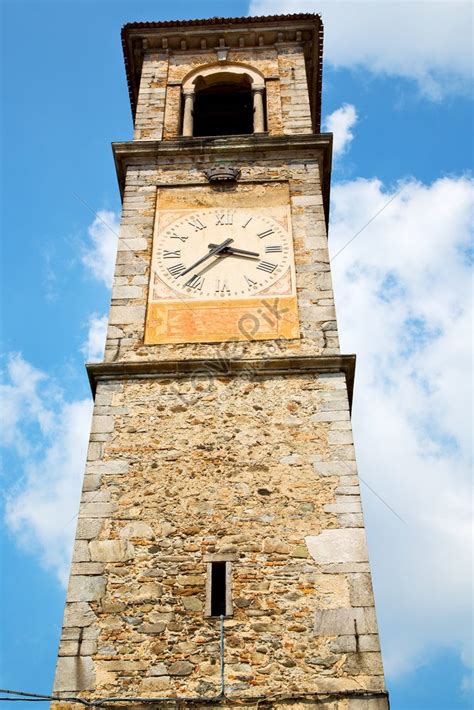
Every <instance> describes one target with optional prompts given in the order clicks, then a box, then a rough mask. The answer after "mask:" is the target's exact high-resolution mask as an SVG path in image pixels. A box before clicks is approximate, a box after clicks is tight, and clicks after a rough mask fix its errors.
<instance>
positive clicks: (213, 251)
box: [180, 239, 234, 276]
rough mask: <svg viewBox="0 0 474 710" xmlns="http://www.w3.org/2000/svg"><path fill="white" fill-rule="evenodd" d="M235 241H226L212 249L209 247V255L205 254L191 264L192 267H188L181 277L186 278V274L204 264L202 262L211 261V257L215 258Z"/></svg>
mask: <svg viewBox="0 0 474 710" xmlns="http://www.w3.org/2000/svg"><path fill="white" fill-rule="evenodd" d="M233 241H234V240H233V239H226V240H225V241H223V242H222V244H213V245H212V247H209V251H208V252H207V254H204V256H202V257H201V258H200V259H198V260H197V261H195V262H194V264H191V266H188V268H187V269H185V270H184V271H182V272H181V273H180V276H184V274H187V273H188V271H192V269H194V268H195V267H196V266H199V264H202V262H203V261H206V259H210V257H211V256H214V254H219V252H221V251H222V250H223V249H225V248H226V247H227V246H228V245H229V244H231V242H233Z"/></svg>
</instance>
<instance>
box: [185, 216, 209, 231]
mask: <svg viewBox="0 0 474 710" xmlns="http://www.w3.org/2000/svg"><path fill="white" fill-rule="evenodd" d="M188 224H189V225H190V226H191V227H194V231H195V232H200V231H201V230H202V229H207V227H206V225H205V224H203V223H202V222H201V220H200V219H199V218H198V217H195V218H194V219H192V220H191V219H190V220H189V221H188Z"/></svg>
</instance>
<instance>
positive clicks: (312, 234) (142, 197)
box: [105, 141, 339, 362]
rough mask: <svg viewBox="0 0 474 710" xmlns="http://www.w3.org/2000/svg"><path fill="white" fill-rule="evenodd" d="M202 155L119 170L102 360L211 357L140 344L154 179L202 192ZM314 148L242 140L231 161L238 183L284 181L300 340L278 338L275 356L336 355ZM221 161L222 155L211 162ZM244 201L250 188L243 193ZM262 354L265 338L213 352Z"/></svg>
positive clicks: (196, 350)
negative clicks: (118, 215) (270, 147)
mask: <svg viewBox="0 0 474 710" xmlns="http://www.w3.org/2000/svg"><path fill="white" fill-rule="evenodd" d="M218 160H219V159H218V158H217V157H216V158H211V157H210V156H209V155H207V156H206V155H202V156H201V157H188V156H186V155H184V156H180V153H179V150H178V151H177V153H176V154H175V157H173V158H171V157H170V158H166V159H165V158H161V160H160V164H159V166H156V165H155V164H153V165H150V164H141V165H140V164H139V165H137V166H136V167H133V168H132V167H130V168H129V169H128V172H127V179H126V184H125V191H124V197H123V210H122V219H121V227H120V239H119V245H118V253H117V262H116V268H115V278H114V288H113V291H112V305H111V309H110V320H109V328H108V333H107V344H106V349H105V360H106V361H109V362H111V361H114V360H126V361H131V360H135V361H137V360H140V361H146V360H163V359H169V358H180V359H185V358H206V357H209V356H216V346H215V345H211V346H209V345H206V344H199V343H198V344H183V345H171V346H166V345H158V346H144V345H143V338H144V325H145V314H146V303H147V296H148V282H149V268H150V260H151V249H152V240H153V227H154V220H155V207H156V191H157V190H156V185H157V184H161V185H170V186H176V185H180V184H181V185H186V184H189V183H191V184H202V185H203V189H206V190H209V185H208V182H207V180H206V178H205V176H204V174H203V169H204V168H205V167H209V166H210V165H211V164H212V163H213V161H218ZM319 160H320V155H319V153H318V150H316V149H315V150H307V151H306V153H305V154H304V157H303V156H299V155H296V154H294V153H293V154H292V153H291V151H290V152H289V153H288V151H283V150H282V151H281V152H273V151H272V154H271V155H268V156H266V155H265V153H264V152H263V151H258V148H256V147H254V146H251V147H249V144H248V143H247V142H245V141H243V143H242V151H241V152H239V159H238V161H236V163H233V164H237V165H238V167H239V168H241V170H242V176H241V178H240V181H239V184H240V185H244V183H246V182H248V183H249V185H248V189H249V190H251V187H252V186H251V185H250V181H262V182H264V181H266V180H275V179H283V180H288V182H289V189H290V207H291V218H292V225H293V237H294V251H295V262H296V287H297V297H298V307H299V317H300V333H301V339H300V340H288V341H281V343H279V345H278V352H280V353H282V354H295V355H298V354H303V355H323V354H324V355H331V354H338V353H339V342H338V335H337V325H336V312H335V307H334V297H333V291H332V283H331V274H330V263H329V252H328V248H327V236H326V225H325V221H324V210H323V204H322V196H321V184H320V174H319ZM219 162H222V161H219ZM249 195H250V199H252V195H251V192H249ZM268 352H269V343H268V342H267V343H266V342H265V341H254V342H239V343H236V342H234V343H227V344H222V345H221V346H220V347H219V354H221V355H225V356H236V357H237V356H240V357H258V356H259V355H265V354H267V353H268Z"/></svg>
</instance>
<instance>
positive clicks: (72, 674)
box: [54, 656, 95, 693]
mask: <svg viewBox="0 0 474 710" xmlns="http://www.w3.org/2000/svg"><path fill="white" fill-rule="evenodd" d="M94 687H95V669H94V663H93V661H92V659H91V658H87V657H83V656H76V657H72V658H71V657H60V658H58V664H57V666H56V678H55V681H54V692H55V693H59V692H62V691H65V690H68V691H71V692H76V693H77V692H80V691H82V690H92V689H93V688H94Z"/></svg>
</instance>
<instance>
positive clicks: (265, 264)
mask: <svg viewBox="0 0 474 710" xmlns="http://www.w3.org/2000/svg"><path fill="white" fill-rule="evenodd" d="M277 266H278V264H272V263H271V262H270V261H261V262H260V264H259V265H258V266H257V269H260V271H266V272H267V274H272V273H273V272H274V271H275V269H276V267H277Z"/></svg>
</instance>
